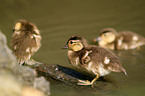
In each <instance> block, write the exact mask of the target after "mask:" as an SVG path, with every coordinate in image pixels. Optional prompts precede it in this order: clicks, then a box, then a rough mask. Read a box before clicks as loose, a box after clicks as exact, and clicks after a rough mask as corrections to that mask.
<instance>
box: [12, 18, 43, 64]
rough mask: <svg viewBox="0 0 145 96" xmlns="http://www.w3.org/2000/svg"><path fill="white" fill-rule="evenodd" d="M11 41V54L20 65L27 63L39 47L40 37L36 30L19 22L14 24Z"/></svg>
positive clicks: (24, 22) (27, 23) (34, 27)
mask: <svg viewBox="0 0 145 96" xmlns="http://www.w3.org/2000/svg"><path fill="white" fill-rule="evenodd" d="M13 32H14V33H13V35H12V40H11V46H12V50H13V53H14V54H15V56H16V57H17V60H18V63H19V64H20V65H22V64H24V63H27V61H29V60H30V58H31V56H32V55H33V54H34V53H35V52H37V51H38V49H39V48H40V46H41V43H40V41H41V35H40V32H39V30H38V28H37V27H36V26H35V25H34V24H32V23H30V22H28V21H26V20H19V21H17V22H16V23H15V25H14V29H13Z"/></svg>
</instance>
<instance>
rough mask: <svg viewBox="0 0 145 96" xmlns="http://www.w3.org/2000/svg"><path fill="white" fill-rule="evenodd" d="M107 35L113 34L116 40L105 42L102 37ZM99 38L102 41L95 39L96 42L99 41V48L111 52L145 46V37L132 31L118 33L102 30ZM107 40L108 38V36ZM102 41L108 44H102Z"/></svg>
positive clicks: (110, 29)
mask: <svg viewBox="0 0 145 96" xmlns="http://www.w3.org/2000/svg"><path fill="white" fill-rule="evenodd" d="M106 33H111V34H113V35H114V36H115V39H114V40H113V41H111V42H107V41H105V37H104V39H103V38H102V36H103V35H105V34H106ZM99 38H101V39H100V40H96V39H94V41H95V42H96V41H98V44H99V46H101V47H103V48H107V49H111V50H122V49H125V50H128V49H134V48H137V47H139V46H142V45H144V44H145V38H144V37H143V36H141V35H139V34H136V33H134V32H131V31H122V32H118V33H117V32H116V30H115V29H113V28H105V29H103V30H101V32H100V37H99ZM106 38H108V37H107V36H106ZM102 41H104V42H106V44H101V42H102ZM108 41H109V39H108Z"/></svg>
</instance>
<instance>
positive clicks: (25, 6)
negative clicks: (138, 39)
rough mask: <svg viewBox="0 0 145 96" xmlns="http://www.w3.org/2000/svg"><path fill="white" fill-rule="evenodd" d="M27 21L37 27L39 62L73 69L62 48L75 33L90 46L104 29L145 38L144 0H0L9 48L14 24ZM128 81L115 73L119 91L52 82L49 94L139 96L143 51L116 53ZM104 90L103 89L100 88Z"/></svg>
mask: <svg viewBox="0 0 145 96" xmlns="http://www.w3.org/2000/svg"><path fill="white" fill-rule="evenodd" d="M19 19H26V20H28V21H30V22H32V23H34V24H36V25H37V27H38V29H39V30H40V31H41V35H42V47H41V48H40V50H39V51H38V52H37V53H35V54H34V55H33V58H34V59H35V60H36V61H39V62H43V63H47V64H60V65H62V66H67V67H71V68H73V67H72V65H71V64H69V62H68V60H67V50H62V49H61V48H62V47H63V46H64V45H65V44H66V42H67V40H68V39H69V38H70V37H71V36H73V35H79V36H83V37H85V38H86V39H87V41H88V43H89V44H93V42H92V40H93V39H94V38H96V37H97V36H98V35H99V31H100V30H101V29H103V28H108V27H111V28H115V29H116V30H117V31H128V30H129V31H133V32H135V33H138V34H141V35H143V36H145V1H144V0H108V1H107V0H42V1H40V0H0V30H1V31H2V32H3V33H4V34H5V35H6V36H7V40H8V46H9V47H10V40H11V36H12V28H13V24H14V22H15V21H16V20H19ZM115 53H116V55H118V56H119V58H120V60H121V62H122V65H123V66H124V68H125V69H126V70H127V72H128V75H129V76H128V77H125V76H124V75H123V74H120V73H111V74H110V75H109V76H111V77H110V78H113V79H114V80H115V81H116V82H117V85H118V86H119V87H117V88H114V87H107V89H106V88H105V86H103V87H101V88H91V86H85V87H83V86H77V87H73V86H71V85H67V84H63V83H62V82H57V81H54V82H52V83H51V96H74V95H75V96H82V95H83V96H96V95H97V96H141V95H144V94H145V92H144V89H145V75H144V74H145V59H144V58H145V47H141V49H140V50H137V49H134V50H129V51H119V52H115ZM99 86H100V85H99Z"/></svg>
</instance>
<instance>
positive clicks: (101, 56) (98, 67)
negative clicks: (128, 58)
mask: <svg viewBox="0 0 145 96" xmlns="http://www.w3.org/2000/svg"><path fill="white" fill-rule="evenodd" d="M76 37H78V36H76ZM79 37H80V36H79ZM71 40H73V39H69V40H68V43H67V46H68V49H69V50H68V59H69V61H70V63H71V64H72V65H74V66H75V67H77V68H79V69H81V70H84V71H87V72H89V73H93V74H95V75H99V76H104V75H107V74H109V73H110V72H111V71H113V72H123V73H124V74H125V75H127V73H126V71H125V69H124V68H123V67H122V65H121V63H120V62H119V59H118V57H117V56H116V55H115V54H113V53H112V52H111V51H109V50H107V49H104V48H102V47H99V46H95V45H87V46H83V48H82V49H80V50H78V51H73V48H70V47H69V46H70V43H69V42H70V41H71ZM73 42H75V40H74V41H73ZM77 42H79V41H77ZM79 43H86V42H79ZM80 45H81V44H80ZM74 46H78V43H77V44H75V45H74ZM97 78H98V77H97ZM91 84H92V83H91Z"/></svg>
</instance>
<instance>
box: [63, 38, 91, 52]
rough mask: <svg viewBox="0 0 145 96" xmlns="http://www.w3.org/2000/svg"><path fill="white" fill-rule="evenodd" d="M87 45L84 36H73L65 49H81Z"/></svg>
mask: <svg viewBox="0 0 145 96" xmlns="http://www.w3.org/2000/svg"><path fill="white" fill-rule="evenodd" d="M86 46H88V44H87V42H86V40H85V39H84V38H83V37H80V36H72V37H71V38H70V39H69V40H68V42H67V43H66V45H65V47H63V49H69V50H72V51H80V50H82V49H83V48H85V47H86Z"/></svg>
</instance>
